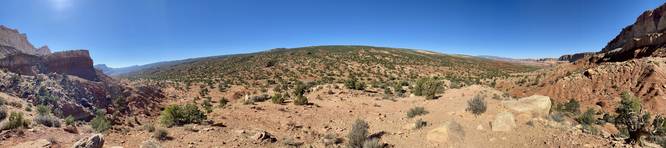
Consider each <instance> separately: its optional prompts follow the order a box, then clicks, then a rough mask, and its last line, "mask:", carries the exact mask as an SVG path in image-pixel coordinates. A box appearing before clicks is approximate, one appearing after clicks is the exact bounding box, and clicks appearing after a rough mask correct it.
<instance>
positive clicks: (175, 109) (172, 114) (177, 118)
mask: <svg viewBox="0 0 666 148" xmlns="http://www.w3.org/2000/svg"><path fill="white" fill-rule="evenodd" d="M205 119H206V115H205V114H204V113H203V112H201V111H200V110H199V107H197V106H196V105H194V104H186V105H182V106H179V105H171V106H168V107H167V108H165V109H164V110H163V111H162V112H161V114H160V123H162V124H163V125H164V126H166V127H171V126H173V125H184V124H189V123H201V122H202V121H203V120H205Z"/></svg>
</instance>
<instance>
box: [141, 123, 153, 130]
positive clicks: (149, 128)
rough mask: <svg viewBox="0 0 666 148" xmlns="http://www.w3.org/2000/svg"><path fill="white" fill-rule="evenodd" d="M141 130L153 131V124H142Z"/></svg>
mask: <svg viewBox="0 0 666 148" xmlns="http://www.w3.org/2000/svg"><path fill="white" fill-rule="evenodd" d="M143 130H146V131H148V132H153V131H155V125H153V124H152V123H148V124H144V125H143Z"/></svg>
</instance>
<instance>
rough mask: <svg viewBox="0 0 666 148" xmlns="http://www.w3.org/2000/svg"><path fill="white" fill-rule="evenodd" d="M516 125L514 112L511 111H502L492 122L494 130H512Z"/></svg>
mask: <svg viewBox="0 0 666 148" xmlns="http://www.w3.org/2000/svg"><path fill="white" fill-rule="evenodd" d="M515 127H516V121H515V119H514V118H513V114H511V113H510V112H502V113H499V114H497V115H495V120H493V122H492V130H493V131H502V132H506V131H511V130H512V129H513V128H515Z"/></svg>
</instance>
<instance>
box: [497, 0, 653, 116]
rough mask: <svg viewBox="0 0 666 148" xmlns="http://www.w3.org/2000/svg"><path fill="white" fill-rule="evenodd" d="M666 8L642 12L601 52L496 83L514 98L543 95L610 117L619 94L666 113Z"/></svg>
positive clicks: (579, 56)
mask: <svg viewBox="0 0 666 148" xmlns="http://www.w3.org/2000/svg"><path fill="white" fill-rule="evenodd" d="M664 16H666V5H662V6H661V7H659V8H656V9H654V10H649V11H646V12H644V13H643V14H642V15H640V16H639V17H638V19H637V20H636V22H635V23H634V24H632V25H629V26H628V27H626V28H624V29H623V30H622V32H620V34H619V35H618V36H617V37H615V39H613V40H612V41H610V42H609V43H608V45H607V46H606V47H604V48H603V49H602V50H601V51H600V52H597V53H582V54H574V55H568V56H563V58H565V59H569V60H572V61H575V62H574V63H570V64H562V65H559V66H557V67H555V68H551V69H544V70H541V71H538V72H535V73H526V74H523V75H518V77H514V78H513V79H508V80H507V81H503V82H499V83H498V84H499V85H498V87H500V89H503V90H506V91H508V92H510V93H511V94H513V95H516V96H529V95H532V94H541V95H547V96H550V97H552V98H553V99H555V100H557V101H559V102H563V101H565V100H569V99H575V100H579V101H580V102H582V103H583V105H584V106H586V107H600V108H603V109H604V110H606V111H607V112H613V110H614V108H615V105H616V104H618V103H619V102H620V94H622V93H623V92H630V93H632V94H635V95H637V96H638V97H639V98H641V100H642V102H643V103H644V104H645V106H646V107H647V108H648V109H650V111H653V112H659V113H666V109H664V108H663V107H661V106H663V105H665V103H666V102H665V101H664V100H666V94H665V92H666V75H665V74H664V72H666V67H664V64H666V54H665V53H664V51H666V46H665V45H666V37H664V36H663V34H664V33H665V31H666V30H665V29H666V20H665V19H664Z"/></svg>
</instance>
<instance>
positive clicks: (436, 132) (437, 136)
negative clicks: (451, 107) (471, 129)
mask: <svg viewBox="0 0 666 148" xmlns="http://www.w3.org/2000/svg"><path fill="white" fill-rule="evenodd" d="M464 137H465V131H464V130H463V128H462V126H461V125H460V124H458V123H457V122H454V121H447V122H445V123H444V124H443V125H442V126H440V127H438V128H435V129H433V130H430V131H429V132H428V135H427V136H426V139H427V140H428V141H432V142H438V143H449V142H460V141H463V139H464Z"/></svg>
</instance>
